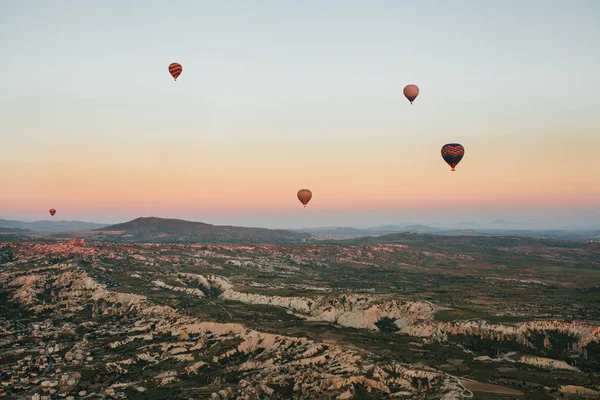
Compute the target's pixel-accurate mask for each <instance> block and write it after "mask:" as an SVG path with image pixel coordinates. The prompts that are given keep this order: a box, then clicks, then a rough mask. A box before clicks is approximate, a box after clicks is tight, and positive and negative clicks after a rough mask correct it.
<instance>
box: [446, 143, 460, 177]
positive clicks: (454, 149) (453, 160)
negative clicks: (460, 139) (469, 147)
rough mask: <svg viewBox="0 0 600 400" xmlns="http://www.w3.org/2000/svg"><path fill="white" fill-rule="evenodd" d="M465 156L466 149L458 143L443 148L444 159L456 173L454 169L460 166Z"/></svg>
mask: <svg viewBox="0 0 600 400" xmlns="http://www.w3.org/2000/svg"><path fill="white" fill-rule="evenodd" d="M464 155H465V148H464V147H462V145H460V144H458V143H448V144H446V145H444V147H442V158H443V159H444V161H446V162H447V163H448V165H449V166H450V167H451V168H452V171H454V167H456V166H457V165H458V163H459V162H460V160H462V158H463V156H464Z"/></svg>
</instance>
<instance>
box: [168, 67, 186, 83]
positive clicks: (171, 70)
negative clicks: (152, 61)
mask: <svg viewBox="0 0 600 400" xmlns="http://www.w3.org/2000/svg"><path fill="white" fill-rule="evenodd" d="M181 71H183V67H182V66H181V64H177V63H173V64H171V65H169V73H170V74H171V75H172V76H173V78H175V80H177V78H178V77H179V75H181Z"/></svg>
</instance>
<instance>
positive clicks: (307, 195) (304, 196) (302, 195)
mask: <svg viewBox="0 0 600 400" xmlns="http://www.w3.org/2000/svg"><path fill="white" fill-rule="evenodd" d="M311 197H312V192H311V191H310V190H308V189H300V190H298V200H300V203H302V204H304V207H306V205H307V204H308V202H309V201H310V199H311Z"/></svg>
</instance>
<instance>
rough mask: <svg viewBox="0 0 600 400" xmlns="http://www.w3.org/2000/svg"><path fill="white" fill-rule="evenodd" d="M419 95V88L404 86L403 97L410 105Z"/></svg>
mask: <svg viewBox="0 0 600 400" xmlns="http://www.w3.org/2000/svg"><path fill="white" fill-rule="evenodd" d="M418 95H419V87H418V86H417V85H406V86H405V87H404V96H405V97H406V98H407V99H408V101H410V104H412V103H413V101H415V99H416V98H417V96H418Z"/></svg>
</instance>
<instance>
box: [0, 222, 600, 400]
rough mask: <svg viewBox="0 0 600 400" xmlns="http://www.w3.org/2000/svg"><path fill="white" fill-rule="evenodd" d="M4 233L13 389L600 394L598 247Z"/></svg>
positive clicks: (4, 340)
mask: <svg viewBox="0 0 600 400" xmlns="http://www.w3.org/2000/svg"><path fill="white" fill-rule="evenodd" d="M5 240H6V241H5V242H3V243H0V311H1V313H0V371H1V372H0V374H1V380H2V382H1V383H2V386H1V387H0V392H1V393H0V395H5V396H7V397H8V398H31V397H26V396H33V395H36V394H39V396H40V397H36V398H40V399H41V398H44V397H43V396H46V398H52V399H54V398H67V399H94V398H97V399H100V398H131V399H136V398H140V399H142V398H149V399H164V398H181V399H200V398H211V399H234V398H240V399H267V398H269V399H291V398H297V399H307V398H311V399H330V398H333V399H385V398H400V399H424V398H427V399H429V398H431V399H447V400H450V399H462V398H471V397H472V398H475V399H525V398H527V399H557V398H558V399H562V398H564V399H571V398H573V399H586V398H589V399H591V398H598V397H599V396H600V244H599V243H594V242H588V243H586V242H570V241H556V240H546V239H533V238H516V237H466V236H431V235H418V234H411V233H404V234H395V235H388V236H381V237H371V238H363V239H355V240H352V241H338V242H328V243H307V244H166V243H155V244H140V243H106V242H101V243H100V242H92V241H90V240H88V238H86V240H87V242H86V240H82V239H73V240H70V241H68V240H67V241H55V240H46V239H35V240H32V239H28V240H12V241H10V240H7V239H5Z"/></svg>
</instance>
